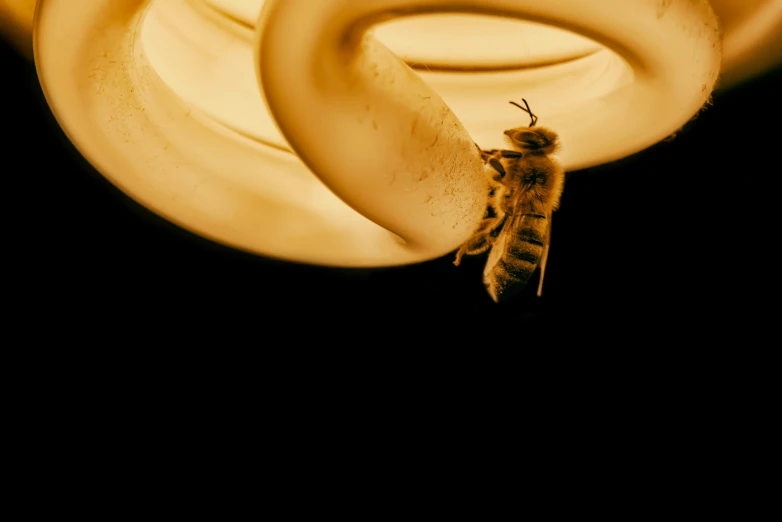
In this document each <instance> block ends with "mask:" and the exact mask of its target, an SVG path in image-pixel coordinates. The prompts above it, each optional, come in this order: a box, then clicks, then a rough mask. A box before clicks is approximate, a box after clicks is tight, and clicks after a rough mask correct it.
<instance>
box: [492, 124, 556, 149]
mask: <svg viewBox="0 0 782 522" xmlns="http://www.w3.org/2000/svg"><path fill="white" fill-rule="evenodd" d="M505 135H506V136H507V137H508V140H509V141H510V143H511V145H513V148H514V149H516V150H518V151H519V152H541V153H543V154H551V153H553V152H554V151H555V150H556V149H557V146H558V145H559V138H558V137H557V133H556V132H554V131H552V130H549V129H546V128H545V127H537V128H527V127H516V128H515V129H508V130H506V131H505Z"/></svg>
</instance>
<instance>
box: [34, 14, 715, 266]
mask: <svg viewBox="0 0 782 522" xmlns="http://www.w3.org/2000/svg"><path fill="white" fill-rule="evenodd" d="M629 4H632V5H629ZM449 5H450V2H447V1H444V0H416V1H413V0H373V1H367V2H362V3H357V2H352V1H350V0H330V1H329V2H317V3H313V2H310V1H309V0H269V1H268V2H267V3H266V4H265V5H262V3H261V2H259V1H257V0H255V1H251V0H247V1H244V2H239V1H238V0H157V1H154V2H153V1H148V0H147V1H145V0H43V1H42V3H41V5H40V6H39V9H40V15H39V18H38V23H37V26H36V53H37V54H36V63H37V65H38V68H39V73H40V77H41V81H42V84H43V86H44V90H45V92H46V95H47V99H48V100H49V102H50V104H51V106H52V108H53V110H54V113H55V115H56V116H57V118H58V120H59V121H60V123H61V124H62V126H63V128H64V129H65V131H66V133H67V134H68V136H69V137H70V139H71V140H72V141H73V142H74V143H75V144H76V145H77V147H79V149H80V150H81V152H82V153H83V154H84V155H85V157H86V158H87V159H88V160H90V161H91V162H92V163H93V164H94V165H95V166H96V167H97V168H98V169H99V170H100V171H101V172H102V173H103V174H104V175H106V176H107V177H108V178H109V179H111V180H112V182H114V183H115V184H116V185H117V186H119V187H120V188H122V189H123V190H124V191H126V192H127V193H128V194H130V195H131V196H132V197H134V198H136V199H137V200H139V201H140V202H141V203H142V204H144V205H146V206H148V207H149V208H151V209H153V210H155V211H156V212H158V213H160V214H161V215H163V216H165V217H167V218H169V219H171V220H172V221H175V222H177V223H179V224H181V225H183V226H185V227H186V228H189V229H191V230H194V231H196V232H198V233H200V234H202V235H205V236H207V237H211V238H213V239H216V240H218V241H221V242H224V243H228V244H231V245H233V246H236V247H239V248H243V249H247V250H250V251H253V252H258V253H261V254H265V255H271V256H275V257H281V258H285V259H292V260H298V261H307V262H313V263H320V264H329V265H347V266H378V265H394V264H402V263H410V262H416V261H421V260H425V259H431V258H433V257H437V256H440V255H442V254H445V253H447V252H448V251H451V250H453V249H455V248H456V247H457V246H458V245H459V244H460V243H461V242H463V241H464V239H465V238H466V237H467V236H468V235H469V234H470V233H471V232H472V230H473V228H474V226H475V224H476V223H477V221H478V220H479V219H480V217H481V214H482V212H483V208H484V206H485V198H486V180H485V177H484V173H483V166H482V164H481V162H480V159H479V157H478V155H477V152H476V151H475V148H474V145H473V143H472V140H476V141H477V142H478V143H479V144H480V145H482V146H484V147H493V146H502V145H503V142H502V130H504V129H506V128H509V127H514V126H517V125H519V120H520V119H521V118H520V116H519V113H518V110H517V109H515V108H513V107H511V106H509V105H508V104H507V101H508V100H509V99H518V98H520V97H521V96H525V97H526V98H528V99H530V100H533V104H534V107H535V111H536V112H537V113H538V114H539V115H540V117H541V124H542V125H546V126H550V127H552V128H554V129H556V130H557V132H558V133H559V134H560V136H561V137H562V140H563V144H564V146H563V149H562V154H561V158H560V159H561V161H562V163H563V164H564V165H565V167H567V168H579V167H585V166H589V165H595V164H599V163H602V162H605V161H610V160H612V159H616V158H619V157H622V156H625V155H627V154H630V153H633V152H635V151H637V150H640V149H642V148H644V147H647V146H649V145H651V144H653V143H655V142H656V141H658V140H660V139H662V138H663V137H665V136H667V135H668V134H670V133H671V132H672V131H674V130H676V129H677V128H678V126H680V125H681V124H683V123H684V122H686V121H687V120H688V119H689V118H690V117H691V116H692V115H693V114H694V113H695V112H696V111H697V110H698V109H700V107H701V106H702V104H703V102H704V101H705V100H706V98H707V97H708V95H709V93H710V90H711V88H712V86H713V85H714V81H715V79H716V75H717V72H718V65H719V51H720V46H719V41H718V40H717V38H716V34H717V33H716V31H715V30H714V27H715V25H714V19H713V15H712V14H711V12H710V10H709V9H708V7H707V4H705V3H698V2H689V1H688V2H677V3H674V4H673V5H671V6H668V8H667V10H664V11H663V12H660V10H659V9H658V4H657V3H656V2H651V1H650V0H636V1H635V2H627V1H625V0H621V1H620V0H616V1H613V0H612V1H608V0H606V2H604V3H600V4H590V5H586V4H584V3H582V2H579V1H577V0H559V1H557V2H539V1H532V0H524V1H522V0H473V2H472V5H473V7H474V9H478V10H480V11H481V13H482V15H483V16H478V14H477V13H473V14H469V15H467V14H461V15H459V14H453V13H439V14H437V13H436V12H437V11H442V10H443V9H444V8H445V9H447V8H448V6H449ZM666 5H667V4H666ZM422 7H427V8H428V9H429V10H431V11H432V13H431V14H430V13H427V12H423V11H421V9H422ZM262 8H263V11H262V16H261V22H260V25H258V27H257V28H256V27H255V25H256V23H255V20H256V19H257V18H258V14H259V12H261V11H260V10H261V9H262ZM384 12H386V13H400V12H407V13H408V14H416V15H417V16H414V17H410V18H404V19H393V18H392V19H389V18H388V17H386V16H384V15H383V14H382V13H384ZM639 13H641V14H639ZM491 14H494V15H498V14H506V15H507V14H513V15H515V16H516V17H517V18H518V19H517V20H510V19H506V20H500V19H497V18H488V17H487V16H486V15H491ZM378 15H380V16H378ZM522 18H529V19H531V20H535V22H536V23H534V24H533V23H531V22H523V21H521V20H520V19H522ZM372 22H384V23H383V24H380V25H378V26H377V27H376V29H375V30H374V33H373V34H375V35H376V36H377V39H375V38H372V37H371V36H367V37H365V38H364V37H361V33H353V32H351V31H353V28H355V27H359V28H360V27H364V26H365V25H366V24H367V23H370V24H371V23H372ZM543 22H548V23H550V24H553V25H560V26H564V27H568V28H570V29H577V30H579V31H581V32H582V33H583V34H586V35H589V37H590V38H588V39H587V38H584V37H581V36H577V35H575V34H573V33H572V32H570V31H564V30H561V29H554V28H552V27H546V26H543V25H541V23H543ZM704 27H705V28H707V30H705V31H704V29H703V28H704ZM425 28H426V30H425V31H424V29H425ZM468 28H469V30H468ZM254 29H255V30H256V34H255V35H254V34H253V30H254ZM368 34H372V33H368ZM416 35H418V36H417V37H416ZM482 35H484V36H483V37H482ZM381 41H382V42H384V43H385V44H387V45H388V46H389V47H390V48H391V49H393V50H394V51H396V52H397V53H399V54H400V55H401V56H403V57H404V58H405V59H406V60H407V62H408V63H410V64H412V65H414V66H417V67H419V74H415V73H413V72H412V71H411V70H410V69H409V68H408V67H407V66H405V65H404V62H401V61H399V59H398V58H397V57H396V56H394V55H393V54H391V53H390V52H389V51H388V49H387V48H386V47H385V46H383V45H382V44H381ZM598 41H599V42H600V44H598V43H596V42H598ZM411 42H415V45H411ZM660 42H665V45H661V43H660ZM604 46H607V47H604ZM609 47H610V48H613V49H614V50H609ZM544 64H546V65H545V66H543V65H544ZM476 67H483V68H486V67H495V68H498V69H502V70H499V71H496V72H492V73H481V74H473V73H470V72H469V70H470V69H475V68H476ZM432 69H438V70H444V71H443V72H438V71H433V70H432ZM256 73H257V75H256ZM422 79H423V80H424V81H422ZM662 98H665V99H664V100H663V99H662ZM595 129H600V133H596V132H595ZM292 151H295V152H296V155H294V154H292V153H291V152H292ZM297 156H299V157H301V158H302V159H303V160H304V162H302V161H301V160H299V159H298V158H297ZM305 164H306V165H307V166H306V167H305ZM307 167H309V169H308V168H307ZM311 171H312V172H311ZM313 172H314V173H315V174H316V175H317V177H315V176H313V175H312V173H313ZM318 178H320V179H318ZM326 187H329V188H326ZM329 189H330V190H329ZM332 191H333V192H335V193H336V194H337V195H338V196H339V198H338V197H336V196H335V195H334V193H333V192H332ZM343 201H344V202H347V203H348V204H347V205H346V204H345V203H343ZM389 231H390V232H393V233H389ZM400 238H403V239H400Z"/></svg>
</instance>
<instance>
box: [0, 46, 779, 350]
mask: <svg viewBox="0 0 782 522" xmlns="http://www.w3.org/2000/svg"><path fill="white" fill-rule="evenodd" d="M0 70H1V71H2V80H0V85H2V90H3V91H4V94H5V96H10V97H11V99H12V100H13V103H12V104H10V105H8V104H7V105H6V107H5V118H4V119H3V121H4V124H5V126H6V131H5V133H4V146H3V148H2V150H3V156H4V159H3V162H2V164H1V165H2V167H0V172H1V173H2V177H3V179H4V180H5V181H6V185H5V187H6V188H5V190H4V195H5V201H6V210H7V212H6V227H5V230H6V234H5V239H4V252H5V255H4V256H3V257H4V258H5V259H6V261H10V266H11V270H10V271H9V272H8V274H9V276H10V277H9V281H8V283H7V284H8V285H9V287H10V288H11V293H10V294H9V295H11V296H13V297H12V299H13V302H12V307H13V308H15V309H16V310H17V311H19V312H21V313H22V314H30V315H33V316H39V317H42V318H43V317H52V318H63V317H67V318H68V319H67V321H64V323H65V324H67V325H69V326H68V328H73V329H74V330H75V331H76V330H79V329H81V328H85V327H86V328H92V327H93V326H91V325H95V324H102V325H107V326H106V327H111V328H113V329H114V330H113V331H115V332H118V333H121V332H128V333H132V332H139V331H142V330H143V331H151V329H150V328H149V327H150V326H154V325H167V330H169V331H170V330H171V329H173V330H177V329H180V328H181V329H182V331H193V330H194V329H195V330H198V329H201V328H203V329H207V328H210V329H217V330H218V331H223V330H224V331H226V332H232V331H241V332H246V333H248V334H252V333H253V332H259V333H260V332H263V333H264V335H265V334H266V333H267V332H279V333H280V338H279V339H280V342H285V341H290V340H296V339H297V338H300V337H304V336H308V335H311V334H313V333H318V332H321V331H322V332H326V333H333V334H337V335H338V336H339V338H342V339H346V340H350V339H356V340H357V341H359V342H364V341H366V340H367V339H370V340H372V339H375V338H377V339H381V340H382V339H384V338H386V337H387V336H388V335H391V334H394V333H396V332H402V331H404V330H406V329H408V328H415V329H418V330H420V336H421V338H422V339H423V338H438V337H439V335H440V334H441V333H446V334H450V335H448V336H447V337H448V339H449V342H450V340H451V339H452V338H454V337H455V338H456V339H460V340H462V341H464V342H465V343H468V342H470V343H473V344H472V346H484V344H483V343H485V344H486V345H488V346H491V347H495V346H505V345H508V346H511V347H516V346H530V343H527V342H526V339H528V338H531V337H532V336H533V335H534V334H536V333H540V334H544V335H545V336H546V337H548V338H549V342H550V343H558V342H562V343H568V345H571V346H573V345H574V343H578V342H579V341H580V340H581V339H586V336H587V335H588V336H589V337H590V338H591V340H592V341H594V340H596V339H598V340H599V339H600V338H601V336H603V335H606V336H611V337H614V338H616V337H617V335H619V336H620V337H624V338H626V339H627V343H628V347H632V346H634V345H635V344H636V343H637V341H638V340H639V339H640V340H644V339H646V338H648V337H650V336H656V337H657V336H662V337H663V339H665V340H670V342H671V343H672V344H674V343H677V342H678V341H684V342H688V343H697V342H698V341H699V340H703V339H704V336H703V335H702V334H703V332H704V329H709V330H711V331H713V332H719V331H721V330H723V329H728V328H730V329H734V330H735V329H738V330H744V329H746V331H748V332H750V331H752V329H753V328H754V327H755V326H756V325H758V324H763V322H764V320H765V319H764V318H763V316H764V311H766V310H767V311H768V312H769V314H770V313H771V312H772V311H773V302H774V301H775V300H776V298H777V296H776V294H775V293H774V289H773V288H772V282H773V280H774V279H775V276H776V270H775V267H774V266H772V262H771V261H772V260H774V259H775V257H776V254H775V252H772V245H773V244H774V243H775V239H776V237H777V227H776V222H777V219H776V216H772V214H775V212H776V209H777V208H778V207H779V203H778V202H777V201H772V199H774V200H775V199H776V192H775V191H774V190H773V189H772V180H773V179H774V176H776V175H777V174H778V173H779V171H780V167H779V162H778V161H777V159H778V156H777V155H778V153H779V150H780V131H779V121H780V110H779V105H778V101H777V98H778V97H779V93H780V92H782V74H780V71H779V70H777V71H776V72H774V73H773V74H768V75H766V76H765V77H763V78H760V79H757V80H755V81H753V82H751V83H749V84H747V85H745V86H742V87H739V88H736V89H735V90H733V91H730V92H727V93H718V94H717V95H715V97H714V103H713V105H712V106H711V107H708V108H707V109H706V110H704V111H703V112H702V113H701V114H700V115H699V116H698V117H697V118H696V119H694V120H693V121H691V122H690V123H689V124H688V125H687V126H686V127H685V128H684V129H683V130H682V131H681V132H680V133H679V134H678V135H676V137H675V138H674V139H672V140H669V141H666V142H662V143H659V144H658V145H656V146H654V147H652V148H651V149H648V150H646V151H643V152H641V153H639V154H636V155H634V156H632V157H630V158H626V159H624V160H622V161H619V162H616V163H613V164H610V165H604V166H601V167H599V168H592V169H587V170H583V171H579V172H573V173H569V174H568V179H567V182H566V185H565V191H564V194H563V199H562V205H561V210H560V211H559V212H557V213H556V214H555V215H554V219H553V235H552V245H551V253H550V257H549V265H548V269H547V273H546V281H545V285H544V293H543V297H542V298H538V297H536V295H535V291H536V287H537V276H534V279H533V281H532V282H531V284H530V285H529V286H528V287H527V289H526V290H525V292H524V294H523V295H521V296H520V297H519V298H518V299H517V300H516V301H514V302H513V303H512V304H509V305H505V306H499V305H496V304H494V303H493V302H492V301H491V300H490V299H489V297H488V296H487V295H486V293H485V291H484V289H483V287H482V284H481V272H482V269H483V262H484V258H483V257H478V258H465V260H464V262H463V264H462V266H461V267H458V268H457V267H454V266H453V265H452V260H453V256H452V255H449V256H447V257H444V258H441V259H437V260H434V261H431V262H428V263H423V264H420V265H416V266H408V267H401V268H393V269H379V270H343V269H328V268H321V267H311V266H303V265H296V264H289V263H284V262H280V261H275V260H268V259H264V258H261V257H258V256H253V255H250V254H246V253H243V252H238V251H235V250H232V249H229V248H226V247H223V246H221V245H217V244H215V243H212V242H210V241H207V240H203V239H201V238H199V237H197V236H194V235H193V234H190V233H188V232H186V231H183V230H182V229H180V228H178V227H176V226H174V225H172V224H170V223H168V222H167V221H165V220H163V219H161V218H159V217H157V216H156V215H154V214H153V213H151V212H149V211H147V210H146V209H145V208H143V207H141V206H140V205H138V204H136V203H135V202H134V201H132V200H131V199H129V198H128V197H126V196H125V195H124V194H122V193H121V192H120V191H119V190H117V189H115V188H114V187H113V186H112V185H111V184H110V183H109V182H108V181H106V180H105V179H104V178H103V177H101V176H100V175H99V174H98V173H97V172H96V171H95V170H94V169H93V168H92V167H91V166H90V165H89V164H87V162H86V161H84V160H83V159H82V158H81V157H80V156H79V154H78V153H77V152H76V151H75V149H74V148H73V146H72V145H71V144H70V142H69V141H68V140H67V139H66V138H65V137H64V135H63V133H62V131H61V130H60V128H59V127H58V126H57V124H56V122H55V121H54V119H53V117H52V116H51V113H50V112H49V109H48V107H47V106H46V104H45V101H44V99H43V95H42V93H41V90H40V87H39V85H38V81H37V77H36V75H35V70H34V67H33V65H32V64H31V63H29V62H27V61H25V60H23V59H22V58H20V57H18V56H17V55H16V54H15V53H14V52H13V50H12V49H11V48H9V47H8V46H6V45H5V43H2V42H0ZM521 94H523V93H520V96H521ZM6 99H8V98H6ZM6 103H8V102H6ZM543 119H544V118H543ZM595 132H596V133H598V134H599V133H600V129H599V128H596V129H595ZM9 181H10V184H9V183H8V182H9ZM366 320H369V323H370V324H371V326H372V327H373V328H375V330H374V333H373V334H372V336H370V337H367V335H366V334H365V333H363V328H362V327H361V324H365V321H366ZM46 324H49V323H46ZM58 324H60V322H58ZM617 326H619V327H620V328H619V329H617V328H616V327H617ZM41 327H42V328H46V327H47V326H45V325H42V326H41ZM60 327H61V326H58V328H60ZM150 339H151V338H150ZM500 339H501V340H500ZM247 342H248V343H252V342H253V338H252V337H248V338H247ZM498 342H499V343H500V344H499V345H497V343H498ZM476 343H481V344H476ZM531 345H532V346H534V347H541V348H542V347H544V346H545V345H542V344H538V343H537V342H535V343H534V344H531Z"/></svg>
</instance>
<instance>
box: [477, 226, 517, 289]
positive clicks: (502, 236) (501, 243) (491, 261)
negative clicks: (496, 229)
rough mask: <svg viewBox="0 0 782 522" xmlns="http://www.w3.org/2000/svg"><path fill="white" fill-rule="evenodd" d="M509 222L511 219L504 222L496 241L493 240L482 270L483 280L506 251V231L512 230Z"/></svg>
mask: <svg viewBox="0 0 782 522" xmlns="http://www.w3.org/2000/svg"><path fill="white" fill-rule="evenodd" d="M511 221H512V220H511V219H506V220H505V224H504V225H502V230H500V233H499V235H498V236H497V239H495V240H494V244H493V245H492V247H491V250H489V257H488V258H487V259H486V267H485V268H484V269H483V277H484V278H485V277H486V276H488V275H489V274H490V273H491V271H492V270H494V267H495V266H497V263H499V262H500V259H502V256H503V254H505V251H506V250H507V249H508V235H509V233H508V231H509V230H511V228H512V227H511Z"/></svg>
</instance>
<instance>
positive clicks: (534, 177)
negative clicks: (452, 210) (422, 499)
mask: <svg viewBox="0 0 782 522" xmlns="http://www.w3.org/2000/svg"><path fill="white" fill-rule="evenodd" d="M521 101H522V102H523V103H524V107H522V106H521V105H519V104H518V103H516V102H513V101H511V102H510V103H511V104H512V105H515V106H516V107H518V108H519V109H521V110H523V111H524V112H526V113H527V114H529V116H530V124H529V126H528V127H516V128H513V129H508V130H506V131H505V132H504V134H505V136H506V139H507V140H508V141H509V143H510V144H511V146H512V147H513V150H501V149H492V150H482V149H481V148H480V147H479V146H478V145H477V144H476V147H478V150H479V151H480V153H481V158H482V159H483V161H484V163H485V164H486V165H488V166H489V167H490V168H489V169H487V171H489V172H491V176H490V178H489V202H488V205H487V208H486V213H485V214H484V217H483V220H482V221H481V222H480V224H479V225H478V228H477V229H476V230H475V232H474V233H473V235H472V236H471V237H470V238H469V239H468V240H467V241H466V242H465V243H464V244H463V245H462V246H461V248H459V250H458V252H457V253H456V259H455V260H454V264H455V265H456V266H459V264H460V263H461V260H462V256H464V255H465V254H466V255H477V254H482V253H484V252H486V251H487V250H488V251H489V256H488V259H487V261H486V268H485V269H484V271H483V284H484V286H485V287H486V290H487V291H488V293H489V295H490V296H491V298H492V299H493V300H494V302H497V303H499V302H501V301H507V300H508V299H510V298H512V297H514V296H515V295H516V294H518V293H519V292H520V291H521V289H523V288H524V287H525V286H526V284H527V282H528V280H529V278H530V276H532V274H533V273H534V272H535V270H536V269H537V268H538V267H540V281H539V283H538V296H540V295H541V294H542V291H543V275H544V273H545V270H546V261H547V259H548V252H549V243H550V241H551V214H552V212H553V211H554V210H556V209H557V208H558V207H559V198H560V195H561V194H562V189H563V188H564V185H565V173H564V171H563V170H562V168H561V167H560V166H559V164H558V163H557V162H556V161H555V160H554V159H552V158H551V155H552V154H553V153H554V152H555V151H556V150H557V148H558V146H559V137H558V136H557V134H556V133H555V132H554V131H552V130H550V129H546V128H543V127H535V124H536V123H537V120H538V118H537V116H535V115H534V114H533V113H532V110H530V108H529V104H528V103H527V100H525V99H523V98H522V100H521Z"/></svg>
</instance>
